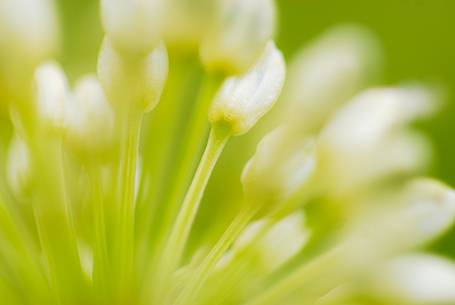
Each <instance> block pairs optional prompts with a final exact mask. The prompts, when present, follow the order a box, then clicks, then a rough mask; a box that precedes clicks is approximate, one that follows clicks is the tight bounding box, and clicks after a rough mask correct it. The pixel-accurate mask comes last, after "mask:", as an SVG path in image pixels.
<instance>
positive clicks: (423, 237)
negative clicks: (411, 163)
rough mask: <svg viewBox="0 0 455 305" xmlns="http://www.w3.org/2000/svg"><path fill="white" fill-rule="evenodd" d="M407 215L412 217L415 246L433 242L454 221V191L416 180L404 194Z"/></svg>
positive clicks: (432, 181) (426, 180)
mask: <svg viewBox="0 0 455 305" xmlns="http://www.w3.org/2000/svg"><path fill="white" fill-rule="evenodd" d="M404 200H405V201H407V202H408V213H409V215H412V218H413V219H414V220H415V221H414V224H415V225H414V228H413V230H412V234H413V235H414V236H415V238H414V242H415V243H416V244H424V243H427V242H429V241H432V240H434V239H435V238H437V237H438V236H440V235H441V234H442V233H444V232H446V231H447V230H448V229H449V228H450V227H451V226H452V225H453V223H454V221H455V191H454V190H453V189H451V188H449V187H448V186H446V185H444V184H442V183H441V182H439V181H436V180H431V179H417V180H415V181H413V182H412V183H411V184H410V185H409V187H408V189H407V190H406V192H405V195H404Z"/></svg>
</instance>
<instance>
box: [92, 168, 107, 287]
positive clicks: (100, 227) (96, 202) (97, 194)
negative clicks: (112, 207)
mask: <svg viewBox="0 0 455 305" xmlns="http://www.w3.org/2000/svg"><path fill="white" fill-rule="evenodd" d="M89 175H90V182H91V183H90V185H91V186H92V208H93V226H94V230H95V237H94V247H93V248H94V264H93V283H94V287H95V291H96V292H97V293H99V294H100V295H101V296H104V295H105V293H106V288H107V287H106V281H108V277H107V270H108V263H109V257H108V250H107V234H106V221H105V215H104V196H103V190H102V186H101V175H100V169H99V168H91V170H90V172H89Z"/></svg>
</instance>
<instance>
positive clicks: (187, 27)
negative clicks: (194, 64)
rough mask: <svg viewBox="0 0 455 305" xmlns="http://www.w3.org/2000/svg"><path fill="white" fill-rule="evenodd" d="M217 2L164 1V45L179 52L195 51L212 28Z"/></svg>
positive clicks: (194, 0)
mask: <svg viewBox="0 0 455 305" xmlns="http://www.w3.org/2000/svg"><path fill="white" fill-rule="evenodd" d="M217 2H218V1H213V0H165V18H164V19H165V26H164V29H163V32H164V37H165V40H166V44H168V45H170V46H172V47H176V48H178V49H180V50H185V49H190V50H197V48H198V47H199V44H200V42H201V40H202V39H203V37H205V35H206V33H207V32H208V31H209V30H210V29H211V28H212V25H213V23H212V20H213V15H214V14H213V12H214V10H215V8H216V4H217Z"/></svg>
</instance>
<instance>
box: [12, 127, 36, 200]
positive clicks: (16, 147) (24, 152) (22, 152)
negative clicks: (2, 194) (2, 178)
mask: <svg viewBox="0 0 455 305" xmlns="http://www.w3.org/2000/svg"><path fill="white" fill-rule="evenodd" d="M6 170H7V179H8V184H9V186H10V188H11V190H12V191H13V193H14V194H15V195H17V196H26V195H27V194H28V193H29V191H30V184H31V179H32V169H31V163H30V152H29V148H28V146H27V143H25V141H24V140H23V139H22V138H21V137H20V136H18V135H15V136H14V137H13V139H12V141H11V144H10V146H9V151H8V159H7V168H6Z"/></svg>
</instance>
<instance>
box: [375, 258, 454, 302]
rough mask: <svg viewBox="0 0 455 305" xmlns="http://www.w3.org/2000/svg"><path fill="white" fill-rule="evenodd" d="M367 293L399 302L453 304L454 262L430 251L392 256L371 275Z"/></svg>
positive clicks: (384, 299)
mask: <svg viewBox="0 0 455 305" xmlns="http://www.w3.org/2000/svg"><path fill="white" fill-rule="evenodd" d="M370 277H371V279H370V280H369V283H368V286H369V293H370V294H372V295H373V296H375V297H376V298H378V299H381V300H383V301H389V302H391V303H395V304H396V302H399V303H400V304H402V303H406V304H416V305H427V304H434V305H438V304H454V303H455V264H454V263H453V262H452V261H450V260H448V259H446V258H443V257H438V256H434V255H430V254H423V253H422V254H419V253H415V254H408V255H403V256H399V257H396V258H393V259H391V260H390V261H388V262H386V263H385V264H382V265H380V266H379V268H378V269H377V270H376V272H374V273H373V275H372V276H370Z"/></svg>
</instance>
